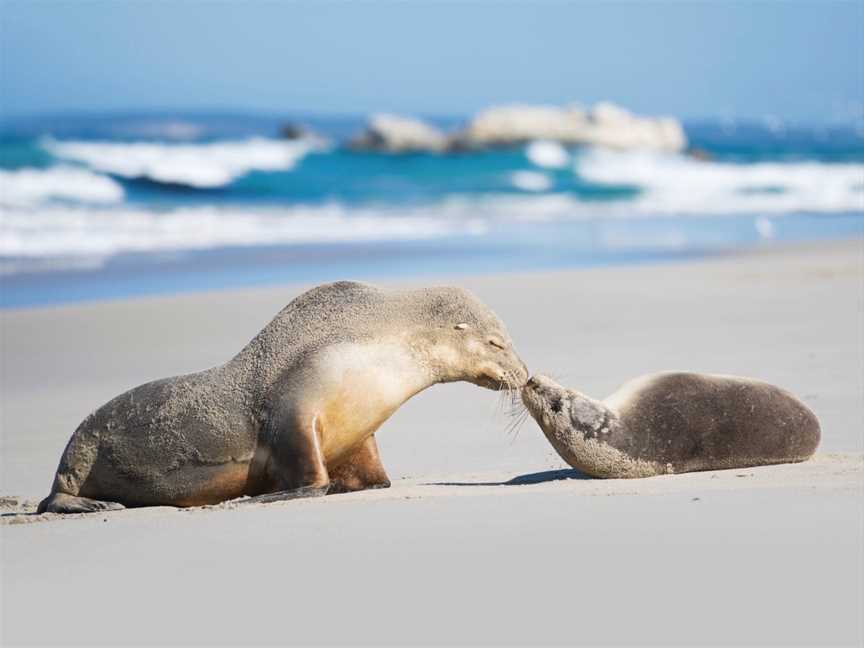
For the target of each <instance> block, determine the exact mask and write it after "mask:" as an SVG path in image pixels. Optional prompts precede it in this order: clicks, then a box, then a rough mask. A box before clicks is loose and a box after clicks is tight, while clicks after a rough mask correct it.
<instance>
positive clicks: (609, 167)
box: [575, 149, 864, 215]
mask: <svg viewBox="0 0 864 648" xmlns="http://www.w3.org/2000/svg"><path fill="white" fill-rule="evenodd" d="M575 170H576V173H578V175H579V176H580V177H581V178H583V179H585V180H588V181H590V182H593V183H597V184H605V185H631V186H635V187H638V188H640V189H641V190H642V193H641V194H640V195H639V196H638V197H637V198H635V199H633V198H629V197H628V198H626V199H622V201H620V202H625V203H626V208H627V209H628V210H629V211H630V212H631V213H637V214H638V213H650V214H682V213H684V214H693V215H698V214H740V213H754V214H760V213H780V212H801V211H812V212H843V211H861V210H864V164H852V163H843V164H825V163H821V162H783V163H780V162H758V163H752V164H732V163H727V162H712V161H704V160H697V159H694V158H690V157H687V156H683V155H661V154H656V153H646V152H629V153H622V152H614V151H608V150H599V149H597V150H590V151H586V152H584V153H583V154H582V155H580V157H579V158H578V159H577V160H576V163H575ZM609 207H610V208H611V207H613V206H612V205H609Z"/></svg>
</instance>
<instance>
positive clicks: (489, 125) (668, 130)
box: [456, 103, 687, 152]
mask: <svg viewBox="0 0 864 648" xmlns="http://www.w3.org/2000/svg"><path fill="white" fill-rule="evenodd" d="M456 137H457V138H458V139H459V140H460V141H461V142H462V145H463V146H468V147H472V148H483V147H488V146H507V145H513V144H521V143H525V142H529V141H534V140H549V141H554V142H560V143H561V144H567V145H591V146H604V147H608V148H617V149H651V150H658V151H674V152H677V151H682V150H684V149H685V148H686V146H687V137H686V135H685V134H684V129H683V128H682V127H681V124H680V122H678V120H677V119H674V118H671V117H661V118H652V117H639V116H637V115H633V114H631V113H630V112H628V111H627V110H625V109H623V108H620V107H618V106H616V105H614V104H611V103H599V104H597V105H596V106H594V108H593V109H591V110H590V111H585V110H583V109H581V108H579V107H576V106H568V107H564V108H558V107H554V106H500V107H495V108H489V109H488V110H484V111H483V112H481V113H479V114H478V115H476V116H475V117H474V118H473V119H472V120H471V121H470V122H469V123H468V125H467V126H466V128H465V129H464V131H462V132H461V133H458V134H457V135H456Z"/></svg>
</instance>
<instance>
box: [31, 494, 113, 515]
mask: <svg viewBox="0 0 864 648" xmlns="http://www.w3.org/2000/svg"><path fill="white" fill-rule="evenodd" d="M124 508H126V507H125V506H123V505H122V504H120V503H118V502H104V501H102V500H94V499H90V498H87V497H77V496H75V495H68V494H67V493H51V494H50V495H49V496H48V497H46V498H45V499H44V500H42V501H41V502H39V508H37V509H36V512H37V513H97V512H101V511H119V510H120V509H124Z"/></svg>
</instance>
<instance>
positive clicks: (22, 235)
mask: <svg viewBox="0 0 864 648" xmlns="http://www.w3.org/2000/svg"><path fill="white" fill-rule="evenodd" d="M485 227H486V226H485V224H484V222H483V221H482V220H480V219H476V218H469V219H464V218H459V219H452V218H447V217H443V218H442V217H440V216H436V215H433V214H432V213H430V212H426V211H425V210H420V211H418V212H417V213H415V214H408V215H404V216H402V217H395V216H394V215H392V214H388V213H381V212H380V211H377V210H372V209H350V210H349V209H347V208H345V207H343V206H341V205H338V204H333V205H323V206H319V207H296V208H285V209H266V210H265V209H259V210H248V209H237V208H234V209H232V208H216V207H194V208H184V209H174V210H170V211H165V212H159V211H150V210H146V209H133V208H120V209H117V208H115V209H103V208H84V207H71V206H42V207H40V208H39V209H28V208H13V209H8V210H5V211H4V214H3V222H2V227H0V257H29V258H38V257H62V258H75V257H87V256H89V257H93V256H99V257H108V256H111V255H114V254H118V253H122V252H156V251H180V250H198V249H209V248H218V247H226V246H256V245H274V244H301V243H338V242H349V241H390V240H403V241H406V240H422V239H431V238H438V237H443V236H448V235H454V234H462V235H471V234H481V233H483V232H485Z"/></svg>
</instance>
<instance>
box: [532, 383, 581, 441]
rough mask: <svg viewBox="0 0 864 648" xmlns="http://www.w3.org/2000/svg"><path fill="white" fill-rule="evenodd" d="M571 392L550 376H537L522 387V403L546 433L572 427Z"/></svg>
mask: <svg viewBox="0 0 864 648" xmlns="http://www.w3.org/2000/svg"><path fill="white" fill-rule="evenodd" d="M570 400H571V394H570V392H569V390H567V389H566V388H564V387H562V386H561V385H559V384H558V383H556V382H555V381H554V380H552V379H551V378H549V376H544V375H543V374H536V375H534V376H531V378H530V379H529V380H528V381H527V382H526V383H525V385H523V387H522V402H523V403H524V404H525V407H526V408H528V412H529V413H530V414H531V416H532V417H533V418H534V420H535V421H537V424H538V425H539V426H540V427H541V428H542V429H543V431H544V432H546V431H549V430H550V429H552V428H557V427H569V426H570V424H571V423H570Z"/></svg>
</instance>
